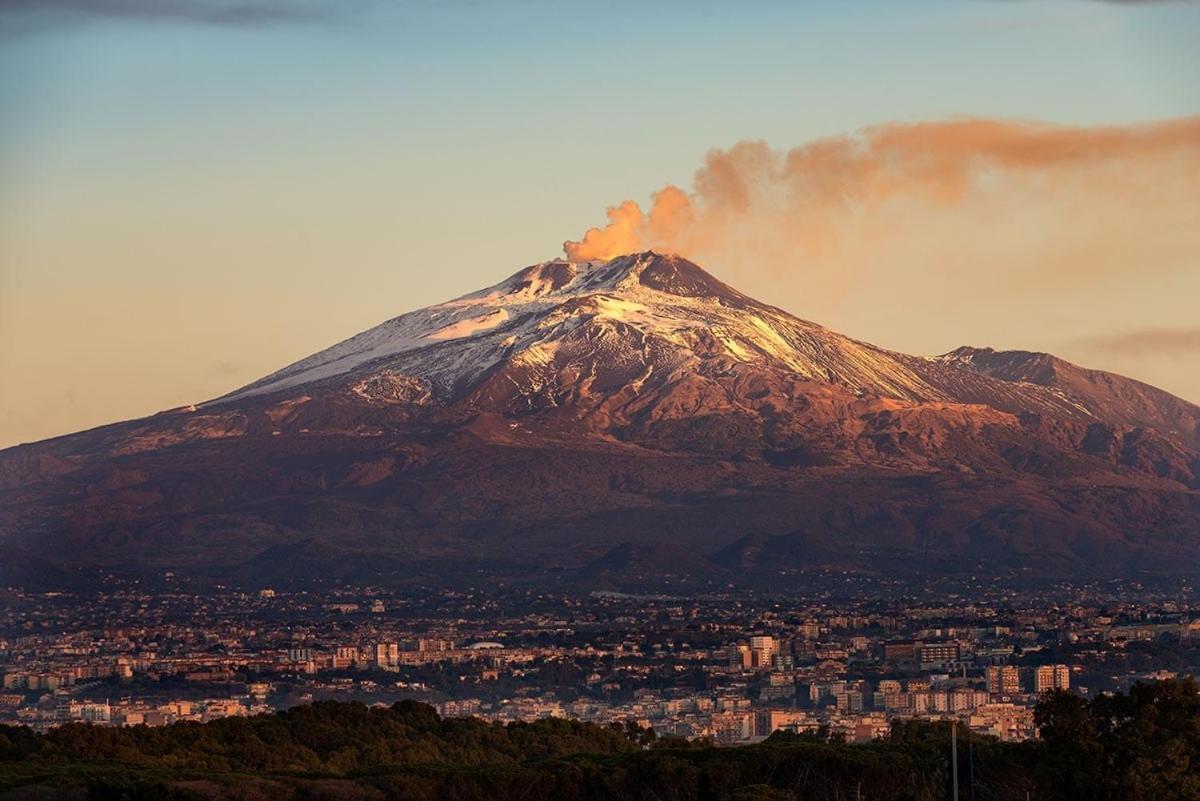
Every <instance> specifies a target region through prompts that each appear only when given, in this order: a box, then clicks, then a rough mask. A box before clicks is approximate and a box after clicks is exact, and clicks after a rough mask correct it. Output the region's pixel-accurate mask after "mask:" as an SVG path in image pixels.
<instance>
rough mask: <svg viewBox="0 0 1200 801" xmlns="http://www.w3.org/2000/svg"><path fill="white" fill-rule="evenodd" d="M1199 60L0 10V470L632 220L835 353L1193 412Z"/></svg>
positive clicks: (383, 20) (674, 25)
mask: <svg viewBox="0 0 1200 801" xmlns="http://www.w3.org/2000/svg"><path fill="white" fill-rule="evenodd" d="M1198 38H1200V3H1193V2H1187V1H1186V0H1175V1H1173V2H1172V1H1170V0H1162V1H1161V2H1151V1H1147V0H1141V2H1136V1H1132V0H1127V1H1126V2H1118V1H1117V0H1110V1H1108V2H1105V1H1104V0H1064V1H1063V2H1035V1H1034V0H920V1H917V0H913V1H912V2H901V1H899V0H888V2H867V1H866V0H861V1H860V0H847V1H845V2H829V3H818V2H786V3H783V2H780V3H772V2H753V0H751V1H750V2H739V3H736V4H734V3H718V2H705V0H700V1H699V2H697V1H696V0H692V2H662V3H641V2H638V3H634V2H625V1H624V0H615V1H614V2H605V3H592V2H588V3H569V2H551V1H550V0H515V1H514V2H505V3H492V2H487V1H486V0H451V2H444V3H436V2H432V0H411V1H409V0H400V1H398V2H384V1H383V0H343V2H337V3H334V2H324V1H318V0H310V1H309V2H304V0H292V1H291V2H282V0H254V1H253V2H251V1H250V0H245V1H244V2H243V1H241V0H156V1H154V2H152V0H0V109H4V111H3V113H2V114H0V447H4V446H7V445H12V444H16V443H19V442H27V441H33V440H38V439H42V438H45V437H49V436H54V435H58V434H63V433H68V432H71V431H76V430H80V429H84V428H89V427H92V426H96V425H100V424H103V423H107V422H113V421H117V420H121V419H129V418H134V417H138V416H142V415H145V414H150V413H153V412H156V411H160V410H163V409H167V408H172V407H177V406H181V405H185V404H188V403H192V402H196V401H200V400H204V399H207V398H211V397H214V396H217V395H220V394H223V393H225V392H227V391H229V390H232V389H234V388H236V387H238V386H241V385H243V384H246V383H249V382H250V381H252V380H254V379H256V378H258V377H260V376H262V375H264V374H266V373H268V372H271V371H273V370H275V369H277V368H279V367H281V366H283V365H285V364H287V363H290V362H292V361H295V360H296V359H299V358H301V357H304V356H306V355H308V354H310V353H312V352H314V351H316V350H319V349H321V348H323V347H326V346H328V345H330V344H333V343H334V342H336V341H339V340H341V339H344V338H346V337H347V336H350V335H352V334H354V333H357V332H358V331H361V330H363V329H366V328H369V327H371V326H373V325H375V324H377V323H379V322H381V321H383V320H385V319H388V318H390V317H394V316H396V315H398V314H400V313H403V312H405V311H409V310H412V309H415V308H419V307H422V306H425V305H429V304H432V303H436V302H439V301H442V300H445V299H448V298H451V297H455V296H458V295H461V294H463V293H466V292H468V291H472V290H474V289H477V288H480V287H482V286H485V285H490V284H493V283H496V282H497V281H499V280H501V279H502V278H504V277H506V276H507V275H509V274H511V273H513V272H515V271H517V270H518V269H520V268H521V267H522V266H525V265H527V264H531V263H534V262H537V261H541V260H544V259H548V258H552V257H555V256H559V255H562V253H563V250H562V248H563V243H564V242H565V241H574V242H583V241H586V240H585V239H584V237H585V232H586V231H587V230H588V229H590V228H593V227H596V228H598V229H603V226H605V224H606V223H607V222H608V218H607V217H606V211H607V210H608V209H609V208H610V207H617V208H620V207H619V204H621V203H622V202H623V201H627V200H628V201H633V202H634V203H636V204H637V207H636V208H637V210H638V213H639V214H642V215H643V216H644V217H645V219H644V220H642V221H641V222H639V223H637V226H635V228H634V229H631V231H632V233H631V234H630V236H631V237H632V239H628V240H626V242H629V243H633V244H636V245H638V246H642V245H649V246H656V247H660V248H661V247H670V248H672V249H677V250H680V251H681V252H685V253H686V255H689V256H692V257H694V258H696V259H697V260H699V261H700V262H701V263H702V264H703V266H705V267H706V268H708V269H709V270H710V271H712V272H713V273H715V274H716V275H718V276H719V277H720V278H722V279H723V280H725V281H727V282H728V283H731V284H733V285H734V286H736V287H738V288H739V289H741V290H743V291H745V292H747V293H749V294H751V295H753V296H755V297H758V298H759V299H761V300H765V301H767V302H770V303H773V304H775V305H778V306H780V307H782V308H785V309H787V310H788V311H791V312H793V313H795V314H797V315H798V316H800V317H803V318H805V319H809V320H813V321H816V322H820V323H822V324H824V325H827V326H829V327H831V328H833V329H835V330H838V331H841V332H843V333H846V334H849V335H851V336H854V337H857V338H860V339H864V340H867V341H871V342H874V343H876V344H879V345H883V346H885V347H889V348H894V349H896V350H901V351H905V352H910V353H921V354H936V353H941V352H945V351H948V350H951V349H953V348H955V347H957V346H959V345H963V344H970V345H977V346H985V345H986V346H992V347H996V348H1021V349H1029V350H1043V351H1050V352H1053V353H1056V354H1058V355H1060V356H1063V357H1065V358H1068V359H1070V360H1072V361H1075V362H1078V363H1081V364H1085V365H1087V366H1092V367H1097V368H1102V369H1109V370H1114V371H1116V372H1120V373H1123V374H1126V375H1131V376H1133V377H1136V378H1140V379H1142V380H1146V381H1149V382H1150V383H1153V384H1155V385H1157V386H1161V387H1163V388H1164V389H1167V390H1170V391H1172V392H1175V393H1177V394H1180V395H1182V396H1184V397H1186V398H1189V399H1190V400H1193V401H1200V313H1198V312H1197V309H1198V308H1200V302H1198V301H1197V300H1196V299H1197V298H1200V181H1198V180H1197V178H1198V177H1200V123H1198V122H1197V115H1200V49H1198V48H1196V47H1195V42H1196V41H1197V39H1198ZM667 188H670V191H669V192H668V193H667V194H666V195H664V194H663V190H664V189H667ZM656 196H657V197H658V198H659V199H660V200H661V199H663V198H664V197H665V198H667V199H672V198H673V199H675V200H677V201H678V205H677V206H676V208H679V207H682V208H684V209H685V211H686V212H687V214H686V224H680V223H676V222H672V223H671V224H670V225H669V226H668V227H669V229H670V230H669V231H666V229H664V228H662V226H658V221H659V219H660V218H658V217H656V218H654V219H655V225H656V226H658V227H654V228H653V230H652V228H651V227H648V226H649V221H650V217H649V215H650V213H651V210H652V209H654V208H655V206H656V204H655V197H656ZM625 208H626V209H630V208H632V207H631V206H626V207H625ZM663 219H665V218H663ZM664 231H666V233H664ZM600 233H603V230H601V231H600ZM595 236H596V235H593V242H594V241H596V240H595Z"/></svg>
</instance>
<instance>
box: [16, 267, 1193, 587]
mask: <svg viewBox="0 0 1200 801" xmlns="http://www.w3.org/2000/svg"><path fill="white" fill-rule="evenodd" d="M1198 476H1200V408H1198V407H1196V406H1195V405H1192V404H1190V403H1187V402H1186V401H1183V400H1181V399H1179V398H1176V397H1173V396H1171V395H1169V394H1167V393H1165V392H1162V391H1160V390H1157V389H1155V388H1153V387H1151V386H1148V385H1146V384H1143V383H1140V382H1137V381H1134V380H1131V379H1127V378H1122V377H1120V376H1117V375H1113V374H1110V373H1104V372H1099V371H1092V370H1087V369H1084V368H1081V367H1078V366H1076V365H1073V364H1070V363H1067V362H1065V361H1062V360H1060V359H1057V358H1055V357H1053V356H1050V355H1048V354H1044V353H1027V352H997V351H993V350H991V349H987V348H974V347H963V348H959V349H957V350H955V351H952V352H950V353H947V354H944V355H941V356H909V355H905V354H901V353H896V352H893V351H889V350H887V349H885V348H882V347H878V346H876V345H872V344H868V343H865V342H860V341H858V340H855V339H852V338H850V337H847V336H844V335H842V334H838V333H835V332H833V331H830V330H828V329H826V328H824V327H822V326H820V325H818V324H815V323H811V322H807V321H804V320H800V319H797V318H795V317H793V316H791V315H789V314H787V313H786V312H783V311H781V310H780V309H778V308H775V307H773V306H770V305H768V304H766V303H763V302H760V301H758V300H756V299H753V298H750V297H747V296H746V295H744V294H742V293H740V292H739V291H737V290H736V289H734V288H732V287H730V286H728V285H726V284H724V283H722V282H721V281H719V280H717V279H716V278H715V277H713V276H712V275H710V274H709V273H707V272H705V270H703V269H702V268H701V267H699V266H697V265H696V264H694V263H692V262H690V261H687V260H686V259H683V258H680V257H678V256H673V255H664V254H659V253H654V252H642V253H633V254H627V255H622V256H618V257H616V258H613V259H611V260H607V261H590V262H572V261H566V260H554V261H548V262H544V263H541V264H537V265H533V266H531V267H527V268H525V269H523V270H521V271H519V272H517V273H516V274H514V275H513V276H511V277H510V278H508V279H506V280H504V281H502V282H500V283H498V284H496V285H494V286H491V287H488V288H486V289H483V290H480V291H478V292H475V293H472V294H469V295H466V296H463V297H461V298H458V299H455V300H451V301H448V302H446V303H442V304H439V305H436V306H431V307H428V308H425V309H420V310H418V311H414V312H410V313H408V314H404V315H401V316H400V317H396V318H394V319H392V320H388V321H387V322H384V323H382V324H380V325H378V326H376V327H374V328H372V329H369V330H367V331H364V332H363V333H361V334H358V335H357V336H355V337H352V338H350V339H348V340H346V341H344V342H341V343H338V344H336V345H334V346H332V347H330V348H328V349H326V350H323V351H321V352H319V353H316V354H314V355H312V356H310V357H308V358H306V359H303V360H301V361H299V362H297V363H295V364H292V365H289V366H287V367H284V368H283V369H281V370H279V371H277V372H275V373H272V374H271V375H268V376H265V377H264V378H262V379H260V380H258V381H256V382H254V383H252V384H250V385H248V386H246V387H243V388H241V389H239V390H237V391H235V392H232V393H230V394H228V395H226V396H224V397H221V398H218V399H215V400H213V401H210V402H207V403H204V404H200V405H198V406H194V407H187V408H183V409H176V410H172V411H169V412H164V413H161V414H158V415H155V416H153V417H149V418H145V419H142V420H135V421H131V422H126V423H118V424H115V425H111V426H107V427H104V428H100V429H95V430H92V431H87V432H82V433H79V434H75V435H71V436H67V437H61V438H58V439H54V440H48V441H45V442H41V443H36V444H32V445H24V446H20V447H16V448H11V449H8V450H6V451H2V452H0V487H2V488H3V491H2V495H0V543H2V544H0V547H3V548H4V549H6V553H8V554H9V558H7V559H5V560H4V561H5V563H6V564H7V565H9V567H7V568H6V571H7V573H12V574H13V576H12V577H11V578H13V579H15V580H18V581H20V580H23V579H22V577H23V576H25V577H36V580H37V581H40V582H54V581H60V582H61V581H66V580H68V578H69V577H70V576H72V575H75V574H77V572H78V571H80V570H82V569H85V568H87V569H93V568H95V567H97V566H99V567H100V568H102V569H107V570H117V571H128V572H147V571H149V572H161V571H162V570H165V569H171V570H180V571H184V572H190V573H194V574H195V575H197V576H204V577H211V578H213V579H221V580H227V579H230V578H233V579H238V580H245V581H272V582H280V581H297V582H303V581H306V580H310V579H313V578H367V577H381V578H387V579H388V580H391V581H422V580H427V579H432V578H436V579H438V580H441V581H456V580H461V581H475V582H478V581H480V580H496V581H499V580H503V581H527V582H561V581H568V580H569V581H572V582H583V583H593V584H597V585H605V586H610V585H611V586H661V585H662V584H663V583H664V582H665V583H671V584H674V585H680V584H696V585H704V584H711V583H714V582H720V583H721V584H729V583H735V584H739V583H742V584H747V585H758V586H771V585H772V584H774V583H778V582H786V581H792V580H794V578H795V576H796V575H797V574H798V573H800V572H802V571H805V570H810V569H819V568H831V569H844V570H852V571H862V572H871V573H883V574H890V573H895V574H915V573H920V572H924V571H932V570H937V571H950V572H963V573H970V572H975V571H979V570H981V569H983V570H987V571H991V572H1004V571H1008V572H1012V573H1014V574H1018V575H1030V576H1049V577H1052V576H1055V575H1068V574H1070V575H1075V576H1172V575H1178V574H1187V575H1191V574H1194V573H1197V572H1200V570H1197V565H1196V564H1195V559H1194V554H1195V553H1196V552H1197V551H1196V546H1197V544H1200V478H1198ZM481 571H483V572H481ZM483 576H485V577H486V579H483V578H481V577H483Z"/></svg>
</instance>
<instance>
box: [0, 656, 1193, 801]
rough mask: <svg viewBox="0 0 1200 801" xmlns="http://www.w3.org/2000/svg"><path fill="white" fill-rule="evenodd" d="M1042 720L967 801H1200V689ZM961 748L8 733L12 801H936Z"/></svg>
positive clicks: (542, 735)
mask: <svg viewBox="0 0 1200 801" xmlns="http://www.w3.org/2000/svg"><path fill="white" fill-rule="evenodd" d="M1036 722H1037V725H1038V729H1039V732H1040V737H1039V738H1038V739H1037V740H1034V741H1031V742H1027V743H1003V742H1000V741H999V740H996V739H994V738H991V737H985V736H981V735H976V734H972V733H969V732H966V731H964V729H963V727H959V731H958V738H957V744H958V763H959V798H960V799H961V800H965V799H974V800H975V801H992V800H993V799H1013V801H1021V800H1022V799H1041V800H1043V801H1152V800H1153V801H1200V690H1198V686H1197V684H1196V683H1195V681H1194V680H1192V679H1190V678H1189V679H1180V680H1171V681H1160V682H1154V683H1142V684H1137V685H1134V686H1133V687H1132V688H1131V689H1130V690H1129V692H1128V693H1124V694H1112V695H1102V696H1099V697H1096V698H1094V699H1090V700H1088V699H1084V698H1081V697H1078V696H1075V695H1071V694H1069V693H1065V692H1058V693H1054V694H1048V695H1046V696H1044V697H1043V699H1042V700H1041V701H1040V702H1039V704H1038V707H1037V709H1036ZM950 742H951V741H950V731H949V726H948V724H947V723H943V722H929V721H920V720H903V721H896V722H894V723H893V726H892V729H891V732H890V734H889V736H888V737H886V738H884V739H881V740H878V741H875V742H872V743H869V744H859V745H856V744H848V743H844V742H841V741H839V740H838V739H836V738H834V737H831V736H829V735H828V733H826V732H824V731H819V732H816V733H811V734H794V733H786V732H776V733H775V734H773V735H772V736H770V737H769V738H767V739H766V740H765V741H763V742H760V743H756V744H754V745H745V746H735V747H717V746H714V745H713V744H711V743H708V742H689V741H686V740H682V739H678V738H673V737H657V736H655V734H654V732H653V731H651V730H649V729H645V728H641V727H639V726H637V725H636V724H634V723H632V722H630V723H626V724H612V725H609V726H600V725H597V724H592V723H581V722H577V721H568V720H540V721H536V722H532V723H509V724H500V723H489V722H485V721H481V720H478V719H474V718H453V719H444V718H441V717H439V716H438V714H437V713H436V711H435V710H434V709H433V708H432V707H430V706H428V705H425V704H421V703H417V702H414V701H402V702H399V703H397V704H394V705H392V706H391V707H367V706H364V705H362V704H358V703H344V702H320V703H315V704H312V705H307V706H299V707H294V708H292V709H288V710H286V711H281V712H275V713H272V714H268V715H260V716H257V717H251V718H225V719H222V720H218V721H214V722H211V723H205V724H200V723H176V724H173V725H171V726H165V727H160V728H149V727H144V726H138V727H128V728H109V727H100V726H91V725H83V724H70V725H66V726H62V727H59V728H56V729H53V730H51V731H49V732H46V733H44V734H39V733H37V732H34V731H32V730H30V729H28V728H22V727H0V801H52V800H54V799H66V800H69V801H90V800H91V799H96V800H97V801H100V800H105V801H107V800H108V799H112V800H113V801H116V800H117V799H121V800H123V801H142V800H143V799H145V800H146V801H149V800H150V799H168V800H169V801H226V800H228V801H292V800H293V799H294V800H296V801H340V800H341V799H345V800H346V801H389V800H390V799H396V800H397V801H409V800H410V799H411V801H485V800H487V801H491V800H492V799H500V800H501V801H562V800H563V799H587V800H589V801H605V800H607V799H613V800H614V801H616V800H620V801H726V800H728V801H809V800H812V801H857V800H858V799H863V801H868V800H870V801H926V800H928V801H934V799H947V798H950V797H951V791H950V787H951V778H950V771H951V767H950V765H951V759H950V757H951V747H950Z"/></svg>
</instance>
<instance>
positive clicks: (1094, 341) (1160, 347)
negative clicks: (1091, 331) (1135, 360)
mask: <svg viewBox="0 0 1200 801" xmlns="http://www.w3.org/2000/svg"><path fill="white" fill-rule="evenodd" d="M1082 344H1083V345H1084V347H1087V348H1089V349H1091V350H1094V351H1097V352H1100V353H1109V354H1113V355H1116V356H1131V357H1145V356H1171V357H1181V356H1182V357H1192V356H1200V327H1192V328H1146V329H1141V330H1137V331H1126V332H1124V333H1121V334H1115V335H1111V336H1100V337H1092V338H1090V339H1087V340H1084V342H1083V343H1082Z"/></svg>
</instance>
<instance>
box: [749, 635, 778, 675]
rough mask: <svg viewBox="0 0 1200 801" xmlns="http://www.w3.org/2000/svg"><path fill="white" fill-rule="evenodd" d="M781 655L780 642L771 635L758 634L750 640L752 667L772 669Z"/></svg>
mask: <svg viewBox="0 0 1200 801" xmlns="http://www.w3.org/2000/svg"><path fill="white" fill-rule="evenodd" d="M778 653H779V641H778V640H776V639H775V638H774V637H772V636H771V635H770V634H756V635H755V636H753V637H751V638H750V667H756V668H768V667H771V665H772V663H773V660H774V659H775V656H776V655H777V654H778Z"/></svg>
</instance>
